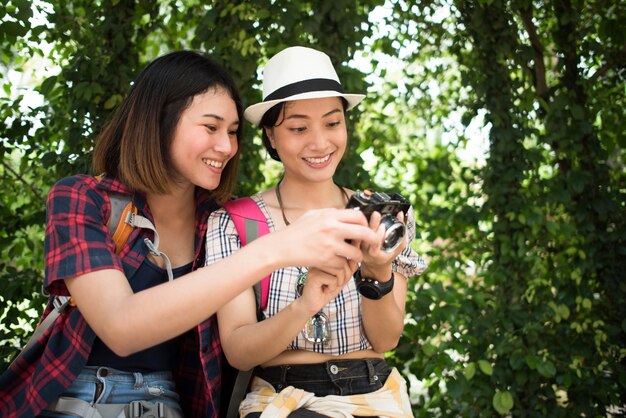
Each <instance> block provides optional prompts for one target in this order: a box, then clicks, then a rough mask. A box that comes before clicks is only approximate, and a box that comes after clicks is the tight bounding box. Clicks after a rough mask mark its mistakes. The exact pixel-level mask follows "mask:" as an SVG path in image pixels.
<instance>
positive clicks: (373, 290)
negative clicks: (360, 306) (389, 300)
mask: <svg viewBox="0 0 626 418" xmlns="http://www.w3.org/2000/svg"><path fill="white" fill-rule="evenodd" d="M357 289H358V291H359V293H360V294H361V295H363V297H366V298H368V299H374V300H378V299H380V298H381V297H382V296H383V295H382V294H381V291H380V288H379V287H377V286H376V285H375V284H374V283H372V282H370V281H361V283H359V284H358V285H357Z"/></svg>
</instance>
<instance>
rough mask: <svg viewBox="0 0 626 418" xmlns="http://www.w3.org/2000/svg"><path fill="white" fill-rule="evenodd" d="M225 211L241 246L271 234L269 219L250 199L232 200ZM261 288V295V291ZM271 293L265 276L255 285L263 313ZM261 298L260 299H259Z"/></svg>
mask: <svg viewBox="0 0 626 418" xmlns="http://www.w3.org/2000/svg"><path fill="white" fill-rule="evenodd" d="M222 206H224V209H226V211H227V212H228V213H229V214H230V217H231V218H232V220H233V223H234V224H235V228H236V229H237V233H238V234H239V239H240V240H241V245H242V246H244V245H246V244H247V243H250V242H252V241H254V240H255V239H257V238H258V237H260V236H261V235H265V234H267V233H269V232H270V229H269V225H268V224H267V219H266V218H265V215H264V214H263V212H261V208H259V206H258V205H257V204H256V202H255V201H254V200H252V198H250V197H243V198H241V199H236V200H231V201H228V202H226V203H224V204H223V205H222ZM259 288H260V295H259V290H258V289H259ZM269 293H270V276H269V275H268V276H265V277H264V278H263V279H262V280H261V281H260V283H259V285H258V286H257V285H255V295H256V296H257V308H260V310H261V311H263V310H264V309H265V308H266V307H267V300H268V298H269ZM259 296H260V299H259Z"/></svg>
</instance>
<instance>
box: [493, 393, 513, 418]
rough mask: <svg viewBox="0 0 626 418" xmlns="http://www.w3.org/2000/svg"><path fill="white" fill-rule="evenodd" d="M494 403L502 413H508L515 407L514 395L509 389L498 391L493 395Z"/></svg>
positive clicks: (494, 406)
mask: <svg viewBox="0 0 626 418" xmlns="http://www.w3.org/2000/svg"><path fill="white" fill-rule="evenodd" d="M492 405H493V408H494V409H495V410H496V411H498V413H499V414H500V415H506V414H508V413H509V411H511V409H513V396H512V395H511V393H510V392H508V391H504V392H500V391H496V393H495V395H493V399H492Z"/></svg>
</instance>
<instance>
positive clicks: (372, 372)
mask: <svg viewBox="0 0 626 418" xmlns="http://www.w3.org/2000/svg"><path fill="white" fill-rule="evenodd" d="M365 364H367V374H368V376H369V379H370V385H375V384H376V382H378V376H377V375H376V370H375V369H374V365H373V364H372V360H371V359H366V360H365Z"/></svg>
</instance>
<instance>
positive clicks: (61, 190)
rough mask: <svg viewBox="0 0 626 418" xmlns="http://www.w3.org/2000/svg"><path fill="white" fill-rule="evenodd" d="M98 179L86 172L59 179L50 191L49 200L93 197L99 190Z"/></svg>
mask: <svg viewBox="0 0 626 418" xmlns="http://www.w3.org/2000/svg"><path fill="white" fill-rule="evenodd" d="M97 187H98V180H97V179H96V178H95V177H93V176H89V175H86V174H77V175H74V176H70V177H65V178H62V179H61V180H59V181H57V182H56V183H55V184H54V186H52V188H51V189H50V192H49V193H48V202H51V201H57V200H70V201H73V200H83V199H85V198H86V197H89V198H93V197H94V194H100V193H99V192H97V191H96V190H97Z"/></svg>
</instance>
